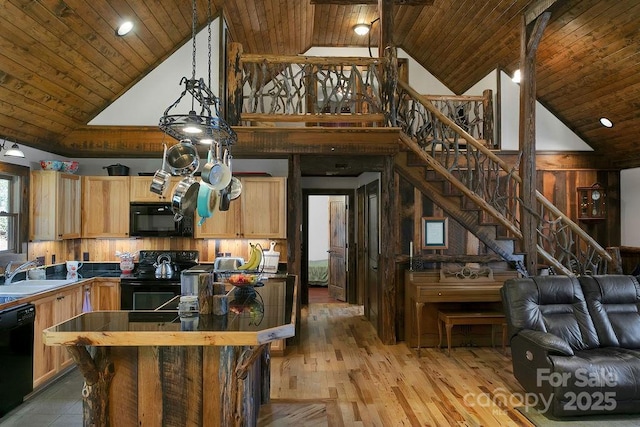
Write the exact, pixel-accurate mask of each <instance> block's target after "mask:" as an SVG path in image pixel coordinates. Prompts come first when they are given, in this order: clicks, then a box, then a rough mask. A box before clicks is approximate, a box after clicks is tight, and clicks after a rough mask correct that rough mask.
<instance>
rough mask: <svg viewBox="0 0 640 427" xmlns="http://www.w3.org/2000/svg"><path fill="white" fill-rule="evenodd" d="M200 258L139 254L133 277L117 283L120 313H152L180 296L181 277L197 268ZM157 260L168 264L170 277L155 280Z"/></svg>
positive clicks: (169, 253)
mask: <svg viewBox="0 0 640 427" xmlns="http://www.w3.org/2000/svg"><path fill="white" fill-rule="evenodd" d="M199 255H200V254H199V252H198V251H140V253H139V258H138V259H139V261H138V264H137V265H136V267H135V269H134V270H133V273H132V274H131V275H130V276H122V277H121V279H120V309H121V310H155V309H156V308H158V307H159V306H161V305H162V304H164V303H165V302H167V301H169V300H171V299H173V298H174V297H175V296H177V295H180V273H181V272H182V271H183V270H187V269H189V268H191V267H193V266H196V265H198V258H199ZM158 258H160V262H162V260H163V259H166V260H167V261H168V262H169V263H170V264H171V267H172V269H173V274H172V275H171V277H156V267H157V265H158V264H159V263H158Z"/></svg>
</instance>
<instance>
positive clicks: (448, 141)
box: [391, 81, 613, 275]
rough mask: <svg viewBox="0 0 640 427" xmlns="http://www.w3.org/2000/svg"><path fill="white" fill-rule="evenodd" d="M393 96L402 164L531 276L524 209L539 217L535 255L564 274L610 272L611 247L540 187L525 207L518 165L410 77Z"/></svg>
mask: <svg viewBox="0 0 640 427" xmlns="http://www.w3.org/2000/svg"><path fill="white" fill-rule="evenodd" d="M395 99H396V102H397V106H396V108H394V111H396V112H397V114H396V115H395V116H394V117H393V118H392V120H391V125H392V126H398V127H400V128H401V129H402V132H401V134H400V141H401V142H402V144H403V145H404V147H405V149H406V150H407V151H405V152H402V153H400V154H399V155H398V156H397V160H396V163H395V168H396V171H397V172H398V173H399V174H400V175H401V176H403V177H404V178H405V179H407V180H408V181H409V182H411V183H412V184H413V185H414V186H415V187H416V188H418V189H420V191H422V192H423V194H425V195H426V196H427V197H429V198H430V199H431V200H433V201H434V202H435V203H436V204H438V205H439V206H440V207H441V208H442V209H443V210H444V211H445V212H447V214H448V215H449V216H451V217H452V218H454V219H455V220H456V221H458V222H459V223H460V224H461V225H462V226H463V227H465V228H466V229H467V230H469V231H470V232H472V233H473V234H475V235H476V236H477V237H478V239H479V240H481V241H482V242H483V243H484V244H485V245H486V246H487V247H488V248H489V249H491V250H493V251H494V252H495V253H496V254H498V255H500V256H501V257H502V258H503V259H504V260H505V261H508V262H511V263H513V264H514V266H515V268H516V269H518V270H519V271H520V272H521V273H523V274H524V275H527V272H526V270H525V269H524V267H523V256H522V254H518V253H517V247H518V242H521V240H522V238H523V236H522V232H521V230H520V215H521V212H522V210H523V209H524V210H525V211H527V212H528V214H530V215H533V216H534V217H535V218H536V219H537V220H538V226H537V242H535V243H536V247H537V252H538V260H537V262H539V263H543V264H546V265H549V266H551V267H552V269H553V271H555V272H556V273H559V274H565V275H584V274H604V273H606V272H607V267H608V264H609V263H611V262H612V261H613V260H612V258H611V256H610V255H609V254H608V253H607V251H605V249H604V248H602V247H601V246H600V245H599V244H598V243H597V242H596V241H595V240H594V239H593V238H592V237H591V236H589V235H588V234H587V233H586V232H585V231H584V230H582V228H580V226H578V225H577V224H575V223H574V222H573V221H572V220H571V219H570V218H568V217H567V216H566V215H564V214H563V213H562V212H561V211H560V210H559V209H557V208H556V207H555V206H554V205H553V204H552V203H551V202H549V201H548V200H547V199H546V198H545V197H544V196H543V195H542V194H541V193H540V192H536V206H535V207H533V208H532V207H530V206H523V203H522V200H521V199H520V197H519V193H520V191H521V190H520V184H521V179H520V177H519V175H518V174H517V173H516V172H517V165H516V166H509V165H507V163H506V162H504V161H503V160H502V159H500V158H499V157H498V156H497V155H496V154H495V153H494V152H492V151H491V150H489V149H488V148H486V147H485V146H484V145H483V143H482V142H481V141H479V140H478V139H476V138H474V137H473V136H471V135H469V134H468V133H467V132H465V131H464V130H463V129H462V128H461V127H460V126H458V125H457V124H456V123H455V122H454V121H453V120H451V119H450V118H449V117H447V116H446V115H444V114H443V113H442V112H440V111H439V110H438V109H437V108H436V107H435V106H434V105H433V103H432V102H431V101H430V100H429V99H428V98H427V97H424V96H422V95H420V94H418V93H417V92H415V91H414V90H413V89H412V88H411V87H409V86H408V85H407V84H406V83H404V82H401V81H399V82H398V85H397V87H396V96H395Z"/></svg>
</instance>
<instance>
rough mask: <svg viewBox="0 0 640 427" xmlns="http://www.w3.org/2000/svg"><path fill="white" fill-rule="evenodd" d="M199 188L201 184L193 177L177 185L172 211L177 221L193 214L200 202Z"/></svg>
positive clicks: (172, 198) (172, 197)
mask: <svg viewBox="0 0 640 427" xmlns="http://www.w3.org/2000/svg"><path fill="white" fill-rule="evenodd" d="M199 188H200V183H199V182H198V181H196V180H195V178H193V176H187V177H185V178H183V179H182V180H180V182H179V183H178V184H176V186H175V188H174V189H173V195H172V196H171V209H172V211H173V213H174V219H175V220H176V221H180V220H181V219H182V218H183V217H185V216H187V215H191V214H193V211H194V210H195V208H196V203H197V200H198V197H197V196H198V190H199Z"/></svg>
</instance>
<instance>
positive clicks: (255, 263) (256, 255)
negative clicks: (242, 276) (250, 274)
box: [238, 243, 262, 270]
mask: <svg viewBox="0 0 640 427" xmlns="http://www.w3.org/2000/svg"><path fill="white" fill-rule="evenodd" d="M249 246H250V247H251V249H250V250H249V260H248V261H247V262H245V263H244V264H242V265H241V266H240V267H238V270H255V269H257V268H258V267H259V266H260V263H261V262H262V248H261V247H260V245H257V244H256V245H253V244H251V243H249Z"/></svg>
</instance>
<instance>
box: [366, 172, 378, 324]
mask: <svg viewBox="0 0 640 427" xmlns="http://www.w3.org/2000/svg"><path fill="white" fill-rule="evenodd" d="M378 187H379V186H378V181H374V182H371V183H369V184H367V188H366V191H367V201H366V212H367V213H366V215H365V222H366V224H365V232H366V234H367V235H366V242H367V247H366V259H367V282H366V285H365V286H366V292H367V293H366V298H365V310H366V311H367V312H368V318H369V321H370V322H371V324H372V325H373V327H374V328H376V331H377V330H379V324H378V323H379V317H378V316H379V313H380V291H379V287H380V284H379V280H378V255H379V253H380V250H379V242H378V228H379V225H378V219H379V216H378V204H379V203H378V202H379V194H378V193H379V189H378Z"/></svg>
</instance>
